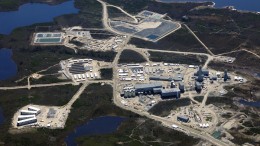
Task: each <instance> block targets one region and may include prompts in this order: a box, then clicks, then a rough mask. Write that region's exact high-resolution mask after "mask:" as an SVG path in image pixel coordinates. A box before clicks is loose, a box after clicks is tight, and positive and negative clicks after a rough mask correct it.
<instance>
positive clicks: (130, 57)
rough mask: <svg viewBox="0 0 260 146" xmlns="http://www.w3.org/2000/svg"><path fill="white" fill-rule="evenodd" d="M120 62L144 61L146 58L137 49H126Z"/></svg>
mask: <svg viewBox="0 0 260 146" xmlns="http://www.w3.org/2000/svg"><path fill="white" fill-rule="evenodd" d="M118 62H119V63H143V62H146V59H145V58H144V57H143V56H142V55H141V54H139V53H138V52H136V51H133V50H124V51H123V52H122V54H121V56H120V58H119V61H118Z"/></svg>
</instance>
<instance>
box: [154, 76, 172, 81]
mask: <svg viewBox="0 0 260 146" xmlns="http://www.w3.org/2000/svg"><path fill="white" fill-rule="evenodd" d="M149 79H150V80H156V81H172V78H171V77H161V76H152V77H150V78H149Z"/></svg>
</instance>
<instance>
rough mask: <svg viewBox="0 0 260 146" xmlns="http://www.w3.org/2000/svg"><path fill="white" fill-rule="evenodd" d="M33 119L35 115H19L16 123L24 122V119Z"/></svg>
mask: <svg viewBox="0 0 260 146" xmlns="http://www.w3.org/2000/svg"><path fill="white" fill-rule="evenodd" d="M33 117H35V115H19V116H18V121H21V120H24V119H30V118H33Z"/></svg>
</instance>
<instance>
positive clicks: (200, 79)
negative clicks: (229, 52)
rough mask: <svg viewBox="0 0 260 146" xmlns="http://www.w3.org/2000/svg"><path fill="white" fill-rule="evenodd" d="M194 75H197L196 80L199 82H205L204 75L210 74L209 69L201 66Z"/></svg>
mask: <svg viewBox="0 0 260 146" xmlns="http://www.w3.org/2000/svg"><path fill="white" fill-rule="evenodd" d="M194 76H196V80H197V81H198V82H203V79H204V77H205V76H209V71H208V70H206V69H202V67H201V66H199V69H198V71H197V72H196V73H194Z"/></svg>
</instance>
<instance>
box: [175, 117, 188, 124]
mask: <svg viewBox="0 0 260 146" xmlns="http://www.w3.org/2000/svg"><path fill="white" fill-rule="evenodd" d="M177 120H178V121H181V122H185V123H187V122H189V117H186V116H177Z"/></svg>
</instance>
